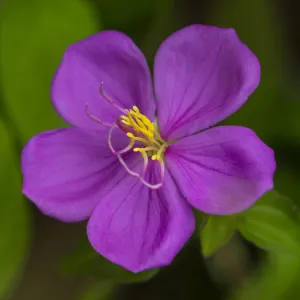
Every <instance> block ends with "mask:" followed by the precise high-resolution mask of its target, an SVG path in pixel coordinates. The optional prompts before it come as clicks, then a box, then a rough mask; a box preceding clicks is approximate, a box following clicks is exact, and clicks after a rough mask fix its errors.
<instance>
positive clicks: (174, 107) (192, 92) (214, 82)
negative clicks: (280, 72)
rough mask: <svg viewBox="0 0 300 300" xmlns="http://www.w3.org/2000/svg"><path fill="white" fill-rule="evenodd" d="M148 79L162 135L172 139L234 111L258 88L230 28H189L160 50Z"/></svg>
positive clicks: (249, 57)
mask: <svg viewBox="0 0 300 300" xmlns="http://www.w3.org/2000/svg"><path fill="white" fill-rule="evenodd" d="M154 79H155V80H154V81H155V92H156V97H157V100H158V103H157V106H158V121H159V125H160V128H161V132H162V136H163V137H164V138H165V139H175V138H180V137H183V136H187V135H190V134H194V133H196V132H198V131H199V130H202V129H206V128H208V127H210V126H212V125H214V124H216V123H218V122H220V121H222V120H223V119H225V118H227V117H228V116H229V115H231V114H232V113H234V112H235V111H236V110H237V109H239V108H240V107H241V106H242V105H243V104H244V103H245V101H246V100H247V98H248V96H249V95H250V94H251V93H252V92H253V91H254V90H255V89H256V87H257V85H258V83H259V79H260V65H259V62H258V60H257V58H256V57H255V55H254V54H253V53H252V52H251V51H250V50H249V49H248V47H247V46H246V45H244V44H243V43H242V42H241V41H240V40H239V38H238V36H237V35H236V33H235V31H234V30H233V29H222V28H217V27H209V26H203V25H192V26H189V27H186V28H184V29H182V30H180V31H178V32H176V33H174V34H173V35H171V36H170V37H169V38H168V39H167V40H166V41H165V42H164V43H163V44H162V45H161V47H160V49H159V50H158V52H157V55H156V58H155V65H154Z"/></svg>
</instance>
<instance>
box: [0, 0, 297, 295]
mask: <svg viewBox="0 0 300 300" xmlns="http://www.w3.org/2000/svg"><path fill="white" fill-rule="evenodd" d="M299 15H300V2H299V1H297V0H126V1H125V0H43V1H41V0H2V1H0V145H1V146H0V180H1V182H0V213H1V216H0V299H1V300H2V299H12V300H41V299H43V300H104V299H105V300H106V299H117V300H118V299H125V300H126V299H146V300H147V299H156V300H159V299H178V300H179V299H184V300H185V299H212V300H214V299H234V300H247V299H253V298H254V297H256V299H257V300H269V299H270V300H274V299H284V300H285V299H299V292H300V263H299V260H300V259H299V257H295V256H290V255H289V254H286V255H285V254H284V255H281V256H276V255H275V256H270V255H268V253H267V252H264V251H263V250H260V249H259V248H257V247H255V246H254V245H252V244H250V243H248V242H246V241H245V240H243V238H241V236H239V235H238V234H235V235H234V236H233V238H232V239H231V240H230V242H228V243H227V244H226V245H225V246H224V247H222V248H221V249H219V250H218V251H217V252H215V253H214V254H213V255H212V256H210V257H209V258H205V259H204V258H203V257H202V255H201V245H200V241H199V236H197V233H196V234H195V236H194V237H193V238H192V239H191V240H190V242H189V243H188V244H187V245H186V247H185V248H184V249H183V251H182V252H181V253H180V254H179V255H178V257H176V259H175V261H174V262H173V263H172V265H170V266H168V267H166V268H163V269H161V270H159V271H150V272H146V273H142V274H136V275H133V274H130V273H129V272H126V271H124V270H123V269H121V268H119V267H116V266H114V265H112V264H110V263H109V262H107V261H105V260H104V259H103V258H100V257H98V256H95V254H94V253H93V252H91V251H90V250H84V248H85V247H87V246H86V245H85V243H86V241H85V240H84V237H85V225H86V224H85V223H77V224H64V223H61V222H58V221H56V220H53V219H50V218H48V217H45V216H43V215H42V214H41V213H40V212H39V211H38V210H37V209H36V208H35V207H34V206H33V205H32V204H31V203H30V202H29V201H28V200H27V199H25V198H24V197H23V196H22V195H21V192H20V190H21V182H22V177H21V173H20V168H19V161H20V153H21V149H22V147H23V146H24V144H25V143H26V141H27V140H28V139H29V138H30V137H32V136H33V135H35V134H37V133H39V132H41V131H45V130H49V129H52V128H57V127H62V126H65V124H64V123H63V121H62V120H61V119H60V118H59V117H58V116H57V115H56V113H55V111H54V109H53V108H52V105H51V102H50V98H49V91H50V84H51V79H52V77H53V74H54V72H55V70H56V68H57V66H58V64H59V62H60V60H61V58H62V55H63V52H64V50H65V49H66V47H67V46H68V45H69V44H70V43H73V42H76V41H78V40H80V39H82V38H84V37H86V36H88V35H90V34H92V33H95V32H98V31H100V30H105V29H116V30H120V31H123V32H125V33H127V34H128V35H130V36H131V37H132V38H133V40H134V41H135V42H136V44H137V45H138V46H139V47H140V48H141V49H142V50H143V51H144V53H145V55H146V57H147V59H148V62H149V65H150V66H151V65H152V63H153V58H154V55H155V52H156V49H157V48H158V46H159V45H160V43H161V42H162V41H163V40H164V39H165V38H166V37H167V36H168V35H169V34H170V33H172V32H174V31H176V30H178V29H180V28H182V27H184V26H186V25H190V24H193V23H200V24H209V25H216V26H221V27H232V28H235V29H236V31H237V33H238V35H239V36H240V38H241V39H242V41H244V42H245V43H246V44H247V45H248V46H249V47H250V48H251V49H252V51H253V52H254V53H255V54H256V55H257V57H258V58H259V60H260V62H261V66H262V79H261V84H260V86H259V88H258V89H257V91H256V92H255V93H254V94H253V95H252V96H251V97H250V99H249V101H248V102H247V103H246V105H245V106H244V107H243V108H242V109H240V110H239V111H238V112H237V113H235V114H234V115H233V116H231V117H230V118H229V119H227V120H226V124H238V125H244V126H247V127H250V128H252V129H253V130H254V131H255V132H256V133H257V134H258V136H259V137H260V138H261V139H263V140H264V141H265V142H266V143H267V144H268V145H270V146H271V147H272V148H273V149H274V150H275V153H276V159H277V166H278V168H277V173H276V178H275V187H276V189H277V190H278V191H279V192H281V193H282V194H284V195H286V196H288V197H289V198H291V199H292V200H293V201H294V202H295V203H296V204H299V205H300V196H299V195H300V55H299V53H300V31H299V28H300V18H299ZM199 218H201V216H200V217H199ZM200 223H201V220H200ZM78 245H80V247H81V248H83V250H80V251H82V252H80V251H79V252H78V253H77V252H76V251H77V250H76V249H77V248H78ZM74 251H75V253H74ZM89 251H90V252H89ZM299 256H300V253H299Z"/></svg>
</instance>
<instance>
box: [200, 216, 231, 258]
mask: <svg viewBox="0 0 300 300" xmlns="http://www.w3.org/2000/svg"><path fill="white" fill-rule="evenodd" d="M235 228H236V217H235V216H214V215H210V216H209V217H208V221H207V223H206V225H205V227H204V229H203V230H202V232H201V233H200V240H201V245H202V253H203V255H205V256H209V255H211V254H213V253H214V252H215V251H216V250H218V249H219V248H221V247H222V246H224V245H225V244H226V243H227V242H228V241H229V240H230V238H231V237H232V235H233V233H234V231H235Z"/></svg>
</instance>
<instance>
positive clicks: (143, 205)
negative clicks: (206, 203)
mask: <svg viewBox="0 0 300 300" xmlns="http://www.w3.org/2000/svg"><path fill="white" fill-rule="evenodd" d="M152 170H153V172H152V173H151V174H150V177H151V178H152V179H153V180H154V181H155V179H156V178H159V175H158V174H157V173H158V171H157V170H156V168H155V169H152ZM193 230H194V215H193V212H192V209H191V207H190V206H189V205H188V204H187V203H186V202H185V201H184V199H183V198H182V196H181V195H180V193H179V192H178V190H177V188H176V186H175V184H174V182H173V180H172V178H171V177H170V176H169V173H168V172H167V173H166V177H165V180H164V185H163V187H161V188H160V189H157V190H150V189H149V188H147V187H145V186H144V185H142V184H141V182H140V181H139V180H137V179H135V178H133V177H127V178H126V179H124V180H123V181H122V182H121V183H120V184H119V185H118V187H117V188H116V189H114V190H112V191H111V193H109V194H107V195H106V197H104V198H103V199H102V201H101V202H99V204H98V205H97V207H96V208H95V210H94V212H93V214H92V216H91V218H90V220H89V223H88V237H89V240H90V242H91V244H92V246H93V247H94V248H95V249H96V250H97V251H98V252H99V253H100V254H101V255H103V256H105V257H106V258H107V259H109V260H111V261H112V262H114V263H116V264H119V265H121V266H123V267H124V268H126V269H128V270H131V271H133V272H139V271H142V270H145V269H150V268H156V267H159V266H163V265H167V264H169V263H170V262H171V261H172V259H173V258H174V256H175V255H176V254H177V253H178V252H179V251H180V249H181V248H182V247H183V245H184V244H185V242H186V241H187V240H188V239H189V237H190V236H191V234H192V232H193Z"/></svg>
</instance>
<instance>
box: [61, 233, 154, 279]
mask: <svg viewBox="0 0 300 300" xmlns="http://www.w3.org/2000/svg"><path fill="white" fill-rule="evenodd" d="M62 271H63V272H64V273H66V274H75V275H87V276H88V275H90V276H93V277H95V278H98V279H101V280H102V281H105V282H112V283H125V282H139V281H146V280H149V279H150V278H151V277H153V276H154V275H155V274H156V273H157V272H158V269H153V270H148V271H144V272H140V273H132V272H130V271H127V270H125V269H123V268H122V267H120V266H118V265H115V264H113V263H111V262H110V261H108V260H107V259H105V258H104V257H103V256H101V255H99V253H97V252H96V251H95V250H94V249H93V248H92V246H91V245H90V243H89V241H88V239H87V237H85V238H84V239H83V240H82V242H81V244H80V246H79V247H78V249H76V251H75V253H73V254H72V255H70V256H69V257H68V258H67V259H65V260H64V262H63V263H62Z"/></svg>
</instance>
